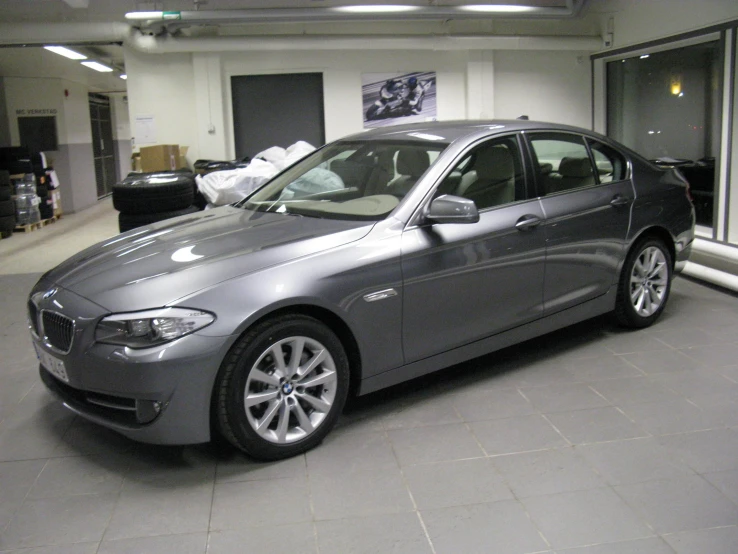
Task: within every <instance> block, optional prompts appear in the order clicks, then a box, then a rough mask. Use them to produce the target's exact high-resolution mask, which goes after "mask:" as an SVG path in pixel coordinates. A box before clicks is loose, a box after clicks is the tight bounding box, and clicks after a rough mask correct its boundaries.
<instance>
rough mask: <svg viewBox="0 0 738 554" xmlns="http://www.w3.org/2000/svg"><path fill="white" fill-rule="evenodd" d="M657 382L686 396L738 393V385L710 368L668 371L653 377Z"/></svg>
mask: <svg viewBox="0 0 738 554" xmlns="http://www.w3.org/2000/svg"><path fill="white" fill-rule="evenodd" d="M652 379H653V380H654V382H655V383H659V384H661V385H663V386H665V387H669V388H671V389H673V390H675V391H676V392H678V393H679V394H681V395H682V396H685V397H686V398H691V397H692V396H695V395H702V394H720V393H725V392H727V391H733V392H734V394H736V395H738V385H737V384H735V383H734V382H733V381H731V380H730V379H727V378H725V377H723V376H722V375H720V374H719V373H718V372H716V371H711V370H709V369H697V370H694V371H682V372H674V373H666V374H662V375H656V376H654V377H652Z"/></svg>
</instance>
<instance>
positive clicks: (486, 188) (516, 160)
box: [436, 137, 525, 210]
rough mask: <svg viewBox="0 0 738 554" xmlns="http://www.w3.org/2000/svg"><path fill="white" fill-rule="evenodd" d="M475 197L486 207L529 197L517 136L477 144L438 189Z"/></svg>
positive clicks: (479, 204)
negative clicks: (526, 190)
mask: <svg viewBox="0 0 738 554" xmlns="http://www.w3.org/2000/svg"><path fill="white" fill-rule="evenodd" d="M441 194H453V195H454V196H461V197H463V198H468V199H469V200H473V201H474V203H475V204H476V206H477V209H479V210H484V209H486V208H492V207H495V206H501V205H503V204H509V203H511V202H515V201H517V200H523V199H524V198H525V176H524V173H523V164H522V162H521V156H520V149H519V148H518V141H517V139H516V138H515V137H505V138H500V139H494V140H490V141H488V142H485V143H484V144H481V145H479V146H476V147H474V148H473V149H472V150H471V151H469V153H467V154H466V155H465V156H464V157H463V158H462V159H461V161H460V162H459V163H458V164H456V166H455V167H454V169H453V170H452V171H451V173H449V175H448V176H447V177H446V178H445V179H444V180H443V182H442V183H441V185H440V186H439V188H438V191H437V192H436V196H440V195H441Z"/></svg>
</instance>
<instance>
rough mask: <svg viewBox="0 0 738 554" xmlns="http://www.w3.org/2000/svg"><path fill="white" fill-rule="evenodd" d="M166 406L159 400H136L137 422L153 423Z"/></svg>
mask: <svg viewBox="0 0 738 554" xmlns="http://www.w3.org/2000/svg"><path fill="white" fill-rule="evenodd" d="M163 408H164V405H163V404H162V403H161V402H159V401H158V400H136V420H137V421H138V422H139V423H151V422H152V421H154V420H155V419H156V417H157V416H158V415H159V414H160V413H161V411H162V409H163Z"/></svg>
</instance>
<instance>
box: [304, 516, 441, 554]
mask: <svg viewBox="0 0 738 554" xmlns="http://www.w3.org/2000/svg"><path fill="white" fill-rule="evenodd" d="M315 527H316V528H317V531H318V545H319V546H320V554H347V553H351V554H377V553H379V552H381V553H382V554H384V553H388V554H390V553H391V554H406V553H407V554H430V552H432V550H431V547H430V544H429V543H428V539H427V538H426V536H425V533H424V532H423V527H422V526H421V524H420V521H419V520H418V515H417V514H416V513H404V514H395V515H380V516H371V517H363V518H354V519H341V520H333V521H318V522H316V523H315Z"/></svg>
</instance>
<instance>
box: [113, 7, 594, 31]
mask: <svg viewBox="0 0 738 554" xmlns="http://www.w3.org/2000/svg"><path fill="white" fill-rule="evenodd" d="M584 2H585V0H566V5H565V6H564V7H537V6H519V7H520V8H521V9H520V11H499V12H497V11H495V12H485V11H479V10H474V9H468V8H465V7H463V6H410V7H409V9H408V10H406V11H391V12H390V11H388V12H381V11H377V12H360V11H349V9H347V8H352V7H353V6H344V7H326V8H267V9H242V10H197V11H171V12H167V11H163V12H144V13H157V14H160V15H158V16H157V17H150V18H148V17H147V18H145V19H143V20H141V19H139V18H138V17H136V16H135V15H134V14H136V13H137V12H130V13H129V14H126V17H127V18H128V19H129V21H131V22H132V23H133V21H136V24H137V25H140V26H141V27H142V28H147V27H149V26H151V25H153V26H160V25H165V26H166V25H167V24H170V23H171V24H182V23H186V24H193V25H224V24H243V23H295V22H298V23H308V22H320V23H325V22H336V21H342V22H365V21H424V20H441V21H444V20H447V19H490V18H515V17H524V18H526V19H528V18H556V19H567V18H572V17H576V16H577V15H579V12H580V11H581V9H582V6H583V5H584Z"/></svg>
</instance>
